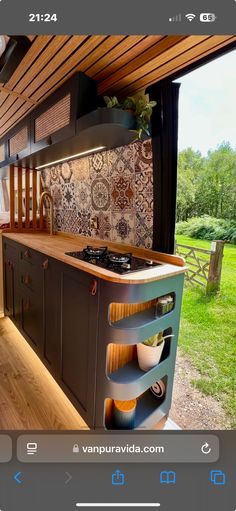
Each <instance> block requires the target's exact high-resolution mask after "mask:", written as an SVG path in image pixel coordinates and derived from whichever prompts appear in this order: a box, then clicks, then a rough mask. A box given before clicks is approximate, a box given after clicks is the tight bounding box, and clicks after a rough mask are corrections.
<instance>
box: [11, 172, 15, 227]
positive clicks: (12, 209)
mask: <svg viewBox="0 0 236 511" xmlns="http://www.w3.org/2000/svg"><path fill="white" fill-rule="evenodd" d="M14 180H15V167H14V165H10V227H11V229H13V228H14V227H15V182H14Z"/></svg>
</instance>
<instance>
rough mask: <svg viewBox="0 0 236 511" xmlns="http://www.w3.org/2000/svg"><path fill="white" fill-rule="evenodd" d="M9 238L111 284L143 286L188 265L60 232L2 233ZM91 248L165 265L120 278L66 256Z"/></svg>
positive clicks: (176, 258)
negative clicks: (102, 247)
mask: <svg viewBox="0 0 236 511" xmlns="http://www.w3.org/2000/svg"><path fill="white" fill-rule="evenodd" d="M2 234H3V236H6V238H8V239H10V240H13V241H16V242H18V243H21V244H22V245H26V246H27V247H29V248H32V249H34V250H37V251H38V252H41V253H43V254H45V255H46V256H49V257H53V258H54V259H58V260H59V261H62V262H63V263H66V264H69V265H71V266H73V267H74V268H78V269H80V270H83V271H86V272H87V273H90V274H91V275H94V276H96V277H98V278H101V279H104V280H108V281H111V282H118V283H123V284H142V283H147V282H152V281H155V280H161V279H165V278H167V277H171V276H173V275H176V274H178V273H184V272H185V271H186V266H185V262H184V259H182V257H179V256H174V255H169V254H163V253H161V252H154V251H152V250H148V249H144V248H138V247H133V246H131V245H121V244H118V243H112V242H107V241H104V240H99V239H97V238H88V237H86V236H76V235H72V234H67V233H57V234H55V235H52V236H51V235H49V234H47V233H42V232H41V233H32V234H31V233H30V234H29V233H15V232H14V233H6V232H4V233H2ZM87 245H94V246H107V247H108V248H109V249H110V250H114V251H119V252H123V253H125V252H132V253H133V255H134V256H136V257H140V258H144V259H152V260H154V261H157V262H160V263H162V265H161V266H157V267H155V268H148V269H146V270H142V271H139V272H134V273H128V274H126V275H118V274H115V273H113V272H112V271H109V270H107V269H104V268H99V267H98V266H94V265H93V264H90V263H87V262H85V261H80V260H79V259H75V258H73V257H71V256H68V255H65V252H73V251H79V250H83V248H84V247H86V246H87Z"/></svg>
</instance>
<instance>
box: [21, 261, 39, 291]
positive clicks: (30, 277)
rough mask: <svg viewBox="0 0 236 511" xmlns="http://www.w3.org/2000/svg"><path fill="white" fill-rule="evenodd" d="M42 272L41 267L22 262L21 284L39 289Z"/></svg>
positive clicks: (32, 288)
mask: <svg viewBox="0 0 236 511" xmlns="http://www.w3.org/2000/svg"><path fill="white" fill-rule="evenodd" d="M41 281H42V272H41V271H40V268H37V267H34V266H32V267H30V266H29V265H28V264H27V265H26V264H21V269H20V284H21V286H22V287H23V288H25V289H30V290H31V291H38V289H39V288H40V287H41Z"/></svg>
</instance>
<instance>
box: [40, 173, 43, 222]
mask: <svg viewBox="0 0 236 511" xmlns="http://www.w3.org/2000/svg"><path fill="white" fill-rule="evenodd" d="M39 193H40V197H41V195H42V193H43V183H42V179H41V173H40V175H39ZM39 211H40V218H39V228H40V229H41V230H42V229H43V208H39Z"/></svg>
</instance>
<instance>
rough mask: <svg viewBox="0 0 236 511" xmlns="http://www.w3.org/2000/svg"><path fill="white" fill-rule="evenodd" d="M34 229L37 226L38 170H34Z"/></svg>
mask: <svg viewBox="0 0 236 511" xmlns="http://www.w3.org/2000/svg"><path fill="white" fill-rule="evenodd" d="M32 173H33V192H32V196H33V229H36V227H37V170H33V171H32Z"/></svg>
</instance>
